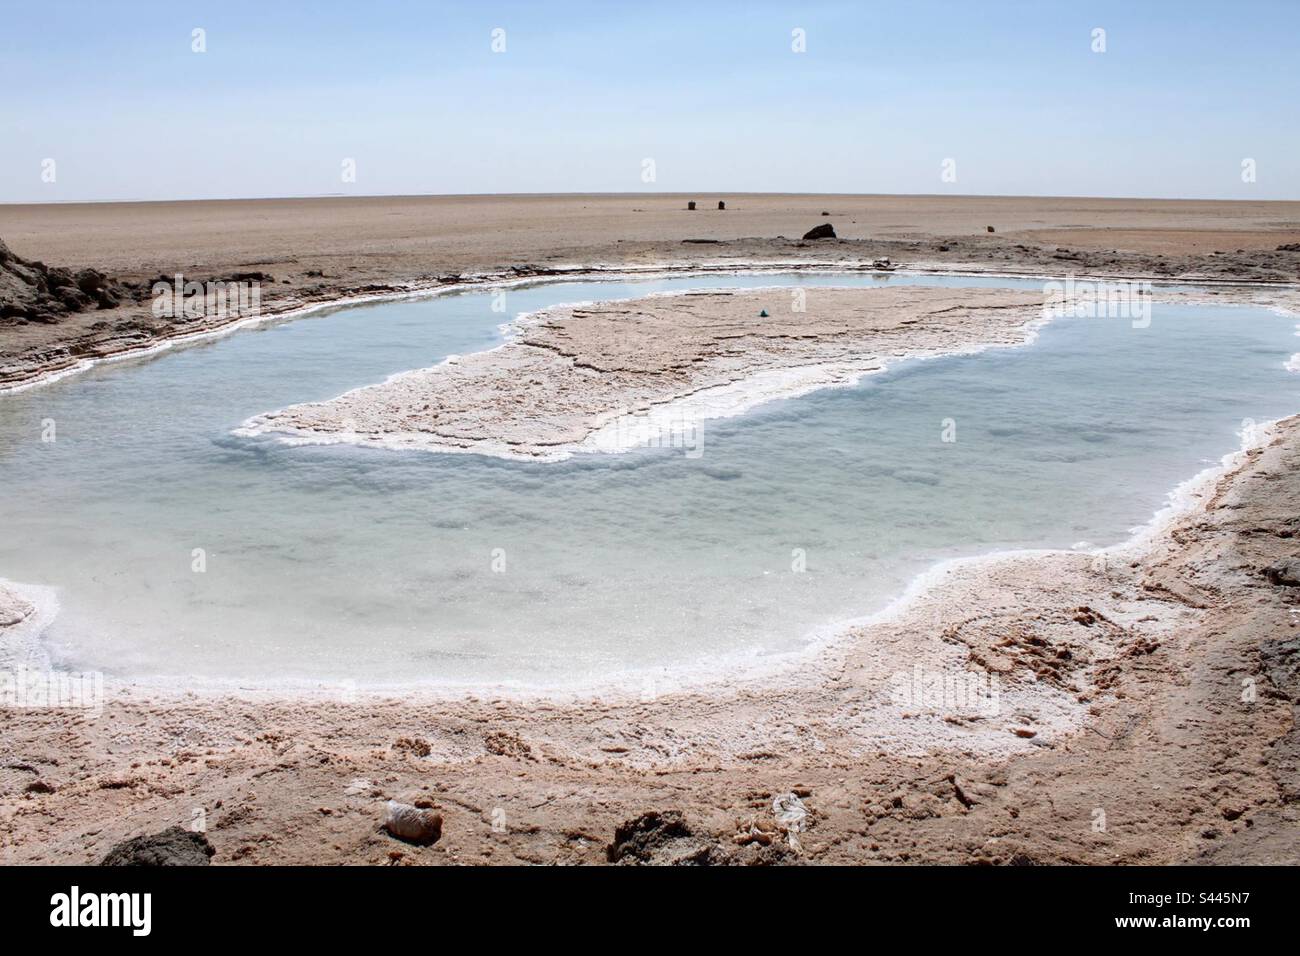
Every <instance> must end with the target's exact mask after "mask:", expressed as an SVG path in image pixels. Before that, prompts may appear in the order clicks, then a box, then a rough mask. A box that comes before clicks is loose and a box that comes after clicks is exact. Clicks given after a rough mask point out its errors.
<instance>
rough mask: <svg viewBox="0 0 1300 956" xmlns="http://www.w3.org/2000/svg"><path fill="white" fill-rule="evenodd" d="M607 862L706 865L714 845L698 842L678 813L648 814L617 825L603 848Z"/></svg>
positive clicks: (711, 856) (673, 811)
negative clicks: (612, 840)
mask: <svg viewBox="0 0 1300 956" xmlns="http://www.w3.org/2000/svg"><path fill="white" fill-rule="evenodd" d="M605 857H606V859H608V860H609V862H610V863H623V864H631V865H638V864H650V865H659V866H708V865H709V864H711V863H713V862H714V860H713V843H712V841H710V840H705V839H701V838H700V837H697V836H696V835H695V833H694V832H693V831H692V830H691V828H690V827H689V826H687V824H686V819H685V818H684V817H683V816H682V814H681V812H680V811H678V810H666V811H664V812H663V813H658V812H654V811H651V812H650V813H643V814H642V815H641V816H639V817H637V818H636V819H634V820H628V821H627V822H625V823H622V824H620V825H619V826H618V827H617V828H616V829H615V830H614V842H613V843H611V844H609V846H607V847H606V848H605Z"/></svg>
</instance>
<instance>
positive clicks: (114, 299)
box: [0, 241, 126, 324]
mask: <svg viewBox="0 0 1300 956" xmlns="http://www.w3.org/2000/svg"><path fill="white" fill-rule="evenodd" d="M124 294H126V291H125V289H124V288H123V287H122V286H121V285H119V284H118V283H116V282H114V281H113V280H111V279H109V278H108V276H106V275H104V273H102V272H100V271H99V270H97V269H82V270H81V271H80V272H77V273H73V271H72V270H71V269H66V268H64V267H62V266H53V267H51V266H47V265H45V263H43V262H39V261H37V260H35V259H23V258H22V257H21V256H17V255H14V253H13V252H12V251H10V249H9V247H8V246H6V245H5V244H4V242H3V241H0V318H22V319H26V320H27V321H29V322H43V323H46V324H53V323H56V322H58V321H59V319H60V318H61V317H62V316H64V315H67V314H68V313H69V312H81V311H83V310H85V309H88V308H90V307H91V306H93V305H98V306H99V308H101V309H111V308H113V307H114V306H116V305H117V304H118V303H119V302H120V301H121V298H122V296H123V295H124Z"/></svg>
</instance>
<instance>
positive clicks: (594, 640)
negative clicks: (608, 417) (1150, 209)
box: [0, 276, 1300, 688]
mask: <svg viewBox="0 0 1300 956" xmlns="http://www.w3.org/2000/svg"><path fill="white" fill-rule="evenodd" d="M888 281H889V282H890V283H891V284H902V283H905V282H919V283H922V284H933V285H941V284H942V285H997V286H1021V287H1024V288H1031V289H1041V283H1035V282H1023V283H1017V282H1015V281H1012V280H983V281H980V280H973V279H960V280H957V279H949V280H944V279H939V278H933V277H931V278H926V279H909V278H905V277H900V276H893V277H889V280H888ZM875 282H876V280H873V279H869V278H866V277H860V276H854V277H843V276H839V277H809V276H781V277H774V276H757V277H726V278H723V277H718V276H711V277H707V278H700V279H681V278H679V279H672V280H661V281H641V282H618V283H605V282H601V283H594V282H576V283H575V282H570V283H563V284H548V285H536V286H531V287H526V288H519V289H514V290H511V291H510V292H509V294H508V299H507V304H508V308H509V313H510V314H514V313H517V312H520V311H529V310H533V309H537V308H541V307H544V306H548V305H552V304H555V303H557V302H568V301H579V300H588V299H596V298H621V297H632V296H638V295H643V294H645V293H647V292H650V291H660V290H665V289H681V288H690V287H718V286H756V285H776V284H781V285H795V284H802V285H806V286H809V287H814V286H817V285H838V286H845V285H871V284H874V283H875ZM492 301H493V300H492V294H491V293H490V292H481V293H470V294H462V295H456V296H445V297H441V298H434V299H426V300H419V301H407V302H398V303H385V304H377V305H370V306H365V307H354V308H348V309H343V310H339V311H337V312H333V313H330V314H326V315H321V316H318V317H313V318H310V319H302V320H298V321H292V322H282V323H279V324H274V325H267V326H263V327H260V328H258V329H253V330H245V331H241V332H238V333H236V334H233V335H231V336H228V337H225V338H221V339H217V340H212V341H210V342H208V343H206V344H201V345H196V346H193V347H189V348H185V349H182V350H177V351H173V352H170V353H163V354H162V355H160V356H157V357H154V358H149V359H139V360H131V361H124V362H117V363H110V364H106V365H101V366H98V367H97V368H95V369H93V370H91V371H89V372H87V373H85V374H82V375H78V376H73V377H71V378H68V379H65V380H63V381H60V382H56V383H54V384H51V385H49V386H46V387H42V388H37V389H32V390H29V391H25V392H19V393H15V394H11V395H3V396H0V482H2V486H3V488H4V489H5V494H4V497H3V499H2V500H0V528H3V534H0V577H3V578H8V579H10V580H14V581H21V582H26V583H33V584H42V585H49V586H52V587H54V588H55V589H56V590H57V593H58V595H59V600H60V605H61V607H60V612H59V614H58V617H57V618H56V620H55V621H54V623H53V624H52V625H51V626H50V627H49V629H48V630H47V632H46V634H45V639H46V641H47V643H48V647H49V649H50V651H51V653H52V654H53V656H54V658H55V660H56V661H57V662H58V663H59V664H60V665H63V666H67V667H71V668H75V669H77V670H89V669H95V670H102V671H104V672H105V673H107V674H110V675H120V676H126V677H140V678H149V677H158V678H169V677H185V678H187V679H216V680H221V679H232V680H239V681H249V682H260V681H275V680H281V679H295V680H297V679H301V680H320V681H341V680H342V681H346V680H352V681H356V682H357V683H358V684H359V685H363V686H364V685H366V684H371V683H388V682H394V681H396V682H408V681H419V682H426V681H427V682H436V683H447V684H454V685H465V684H470V685H481V684H510V685H519V686H532V687H547V688H560V687H574V686H583V685H587V684H590V683H595V682H604V681H607V680H611V679H616V678H618V677H620V676H630V677H632V678H633V679H635V680H643V679H644V677H645V676H646V675H647V674H664V673H676V672H678V671H679V670H684V669H691V668H714V669H717V668H722V669H723V672H724V673H726V672H727V669H728V668H733V669H734V668H736V667H739V666H741V665H743V664H744V663H745V662H753V661H763V660H766V659H768V658H769V657H770V656H771V655H775V654H782V653H786V652H791V651H796V650H798V649H799V648H800V647H802V646H804V645H805V642H806V641H807V640H808V638H809V635H810V634H811V633H812V632H814V631H815V630H816V629H818V628H820V627H822V626H824V625H828V624H831V623H833V622H835V621H839V620H843V619H845V618H849V617H854V616H859V615H861V614H864V613H867V612H869V611H871V610H873V609H875V608H877V607H879V606H881V605H882V604H883V603H884V602H885V601H887V600H888V598H889V597H890V596H892V595H893V594H896V593H897V592H898V591H900V590H901V589H902V588H903V587H904V586H905V584H906V582H907V580H908V579H909V578H911V577H912V576H913V575H914V574H916V573H917V572H918V571H920V570H922V569H923V568H924V567H926V566H927V565H929V564H931V563H932V562H934V561H936V560H938V559H941V558H945V557H951V556H954V555H961V554H976V553H980V552H984V551H989V550H994V549H1004V548H1017V547H1040V546H1051V547H1070V546H1072V545H1074V544H1076V543H1078V542H1081V541H1088V542H1091V543H1093V544H1096V545H1102V544H1108V543H1113V542H1116V541H1119V540H1121V539H1123V538H1124V537H1125V536H1126V535H1127V533H1128V531H1129V529H1131V528H1132V527H1133V526H1135V525H1138V524H1140V523H1142V522H1144V521H1145V520H1147V519H1148V518H1149V517H1150V515H1151V514H1152V512H1153V511H1155V510H1156V509H1157V508H1158V507H1160V506H1161V505H1162V504H1163V502H1164V500H1165V497H1166V494H1167V493H1168V492H1169V491H1170V490H1171V489H1172V488H1173V487H1174V486H1175V485H1176V484H1177V483H1178V482H1180V481H1181V480H1183V479H1185V478H1188V477H1190V476H1191V475H1192V474H1194V473H1196V472H1197V471H1199V470H1200V469H1201V468H1203V467H1204V466H1205V465H1206V464H1207V463H1208V462H1210V461H1212V460H1217V459H1218V458H1219V457H1220V456H1222V455H1223V454H1225V453H1226V452H1229V451H1231V450H1233V449H1234V448H1236V447H1237V445H1238V443H1239V439H1238V437H1237V432H1238V431H1239V430H1240V428H1241V422H1242V420H1243V419H1245V418H1250V419H1254V420H1256V421H1263V420H1267V419H1272V418H1276V417H1279V416H1282V415H1285V414H1289V413H1291V412H1294V411H1296V410H1297V390H1296V385H1297V383H1298V381H1300V380H1297V378H1296V376H1295V375H1294V374H1291V373H1288V372H1286V371H1285V370H1284V368H1283V364H1284V362H1285V361H1286V359H1287V358H1288V357H1289V356H1290V355H1291V354H1292V353H1293V352H1295V351H1296V339H1295V323H1294V320H1289V319H1286V318H1282V317H1279V316H1277V315H1273V314H1270V313H1268V312H1265V311H1262V310H1255V309H1244V308H1213V307H1199V306H1178V307H1174V306H1156V307H1155V312H1154V316H1153V318H1152V321H1151V324H1150V327H1148V328H1145V329H1134V328H1133V327H1132V325H1131V323H1130V322H1129V321H1128V320H1126V319H1115V320H1108V319H1062V320H1058V321H1056V322H1054V323H1053V324H1051V325H1049V326H1048V327H1046V328H1045V329H1044V330H1043V331H1042V333H1041V335H1040V337H1039V339H1038V340H1037V342H1035V343H1034V344H1033V345H1031V346H1029V347H1026V348H1018V349H1006V350H992V351H987V352H984V353H981V354H979V355H974V356H964V357H952V358H945V359H935V360H929V361H924V362H913V363H909V364H904V365H901V366H899V367H897V368H895V369H893V370H891V371H889V372H887V373H885V374H882V375H877V376H874V377H870V378H868V379H866V380H864V381H863V383H862V384H861V385H859V386H857V387H854V388H847V389H834V390H827V391H822V392H818V393H815V394H812V395H808V396H804V397H801V398H797V399H793V400H789V401H780V402H773V403H770V404H767V405H765V406H762V407H760V408H758V409H756V410H754V411H753V412H751V413H750V414H747V415H745V416H742V417H739V418H733V419H724V420H717V421H710V422H705V423H704V424H703V426H702V427H703V454H702V455H701V456H700V457H698V458H691V457H688V456H686V455H685V454H683V452H682V450H680V449H671V448H663V449H640V450H636V451H632V452H629V453H627V454H624V455H616V456H609V455H599V456H579V457H576V458H574V459H572V460H570V461H566V462H562V463H556V464H528V463H516V462H507V461H501V460H496V459H489V458H483V457H479V456H474V455H436V454H427V453H419V452H391V451H383V450H374V449H360V448H353V447H344V446H305V447H289V446H286V445H283V444H279V443H277V442H276V441H275V440H274V439H271V438H265V437H263V438H257V439H247V438H238V437H234V436H232V435H231V434H230V432H231V430H232V429H234V428H235V427H237V426H238V425H239V424H240V423H241V422H242V421H243V420H244V419H246V418H248V417H249V416H251V415H254V414H257V413H260V412H265V411H268V410H271V409H276V408H281V407H283V406H285V405H289V404H292V403H295V402H301V401H312V400H320V399H325V398H329V397H332V396H334V395H337V394H339V393H340V392H343V391H345V390H347V389H350V388H354V387H357V386H360V385H364V384H368V383H372V382H376V381H380V380H382V379H383V378H385V377H386V376H387V375H389V374H391V373H393V372H396V371H400V370H404V369H409V368H416V367H422V366H428V365H432V364H435V363H437V362H438V361H440V360H441V359H442V358H443V357H444V356H446V355H447V354H450V353H466V352H472V351H476V350H479V349H483V348H489V347H492V346H494V345H496V344H498V343H499V342H500V333H499V330H498V326H499V324H500V323H501V322H502V321H503V320H504V319H505V318H506V317H507V316H505V315H502V314H501V313H500V312H496V311H493V309H492ZM949 418H951V419H953V420H954V421H955V427H956V439H957V440H956V441H955V442H951V443H949V442H944V441H941V435H942V429H943V422H944V420H945V419H949ZM47 420H52V421H53V422H54V425H55V429H56V441H54V442H52V443H51V442H43V441H42V440H41V435H42V423H43V422H47ZM195 549H202V551H203V554H204V558H205V561H206V566H205V569H204V570H203V571H202V572H201V573H199V572H196V571H195V570H194V566H195V565H194V562H195ZM796 549H799V550H801V551H802V552H803V555H804V557H803V560H804V562H805V563H806V571H804V572H802V573H800V572H797V571H795V570H792V567H793V566H794V565H795V564H796V563H797V562H798V560H799V554H798V551H797V550H796Z"/></svg>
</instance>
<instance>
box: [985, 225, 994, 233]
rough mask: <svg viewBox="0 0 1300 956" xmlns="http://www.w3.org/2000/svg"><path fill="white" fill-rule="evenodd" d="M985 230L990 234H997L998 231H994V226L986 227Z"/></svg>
mask: <svg viewBox="0 0 1300 956" xmlns="http://www.w3.org/2000/svg"><path fill="white" fill-rule="evenodd" d="M984 228H985V229H987V230H988V231H989V232H997V230H996V229H994V228H993V227H992V226H985V227H984Z"/></svg>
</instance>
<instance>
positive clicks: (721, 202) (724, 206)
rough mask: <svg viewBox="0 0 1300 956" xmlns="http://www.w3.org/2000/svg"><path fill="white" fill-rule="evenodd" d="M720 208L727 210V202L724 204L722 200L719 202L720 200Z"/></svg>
mask: <svg viewBox="0 0 1300 956" xmlns="http://www.w3.org/2000/svg"><path fill="white" fill-rule="evenodd" d="M718 208H719V209H726V208H727V204H726V203H725V202H723V201H722V200H721V199H719V200H718Z"/></svg>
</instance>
